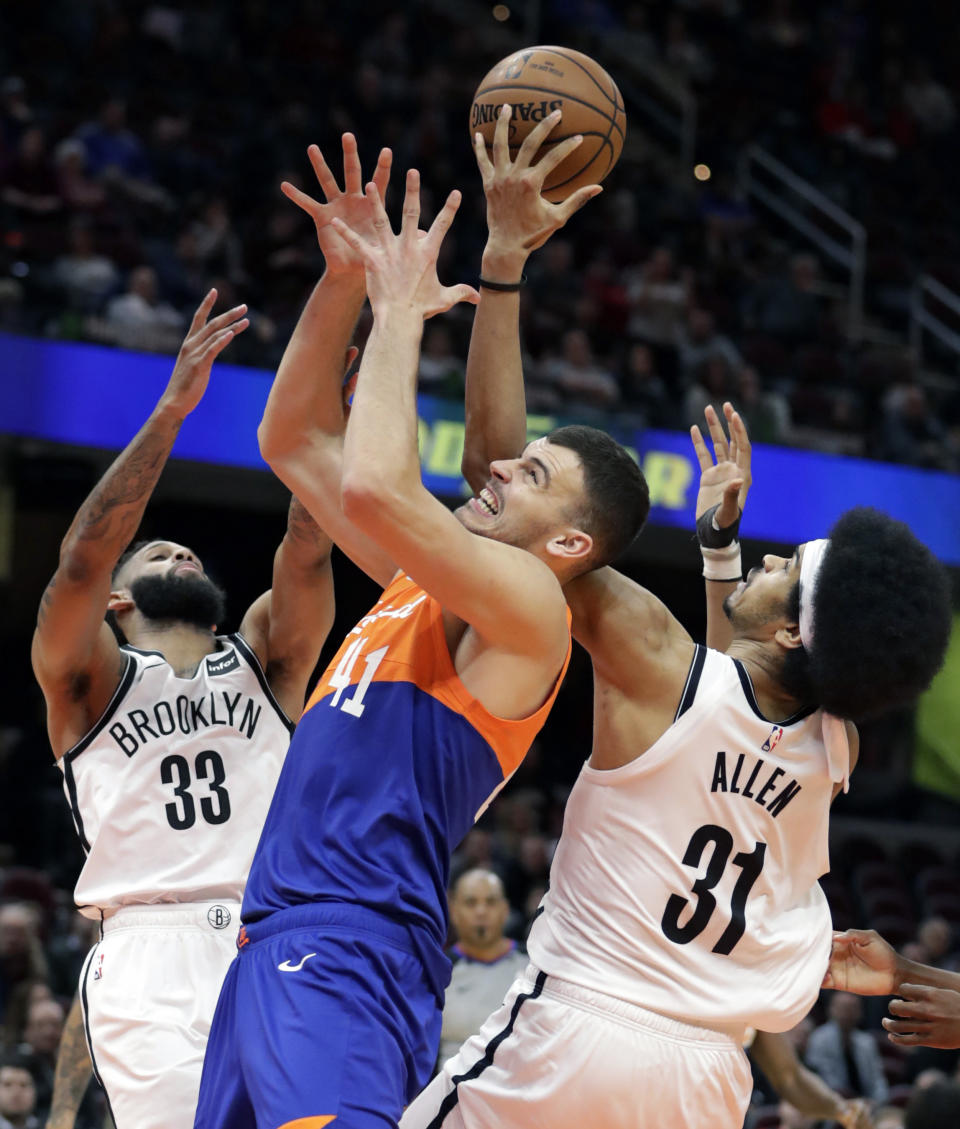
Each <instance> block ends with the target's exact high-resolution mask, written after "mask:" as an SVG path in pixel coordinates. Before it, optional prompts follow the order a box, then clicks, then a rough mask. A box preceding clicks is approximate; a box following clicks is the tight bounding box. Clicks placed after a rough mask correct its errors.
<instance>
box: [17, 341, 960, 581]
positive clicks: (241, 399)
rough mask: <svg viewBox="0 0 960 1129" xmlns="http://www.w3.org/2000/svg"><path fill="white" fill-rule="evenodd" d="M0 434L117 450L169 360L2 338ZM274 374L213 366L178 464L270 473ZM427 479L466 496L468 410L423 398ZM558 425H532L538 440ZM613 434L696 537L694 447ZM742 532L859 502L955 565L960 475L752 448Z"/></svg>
mask: <svg viewBox="0 0 960 1129" xmlns="http://www.w3.org/2000/svg"><path fill="white" fill-rule="evenodd" d="M0 358H2V359H0V432H4V433H7V434H11V435H21V436H32V437H35V438H38V439H46V440H52V441H54V442H60V443H71V444H77V445H82V446H88V447H100V448H107V449H119V448H122V447H123V446H125V444H126V443H127V442H128V441H129V439H130V438H131V437H132V436H133V435H134V434H135V433H136V432H137V431H138V430H139V428H140V426H141V425H142V424H143V421H144V420H145V419H146V417H147V415H148V414H149V413H150V411H151V409H152V408H153V406H154V404H155V403H156V401H157V399H158V397H159V396H160V394H161V392H162V391H163V388H164V386H165V384H166V381H167V378H168V376H169V374H170V370H171V366H172V363H173V360H172V358H171V357H166V356H156V355H153V354H141V353H130V352H125V351H122V350H118V349H113V348H107V347H103V346H96V345H85V344H75V343H64V342H49V341H39V340H33V339H30V338H24V337H15V336H10V335H7V334H0ZM271 380H272V374H271V373H269V372H266V371H263V370H260V369H250V368H241V367H239V366H237V365H229V364H222V363H218V364H217V365H216V366H215V367H214V370H213V373H212V375H211V378H210V387H209V388H208V390H207V394H206V396H205V397H204V399H203V401H202V403H201V404H200V406H199V407H198V408H197V410H196V411H195V412H193V414H192V415H191V416H190V417H189V418H188V419H187V420H186V422H185V423H184V425H183V427H182V429H181V431H180V435H179V437H178V438H177V443H176V446H175V447H174V452H173V453H174V457H175V458H181V459H192V460H196V461H199V462H208V463H219V464H225V465H228V466H243V467H254V468H257V469H262V470H266V467H265V464H264V463H263V460H262V459H261V458H260V453H259V451H258V450H257V437H256V430H257V424H258V423H259V420H260V416H261V414H262V412H263V406H264V404H265V403H266V399H267V394H268V392H269V389H270V382H271ZM419 413H420V455H421V462H422V466H423V478H424V482H425V483H426V485H427V486H428V488H429V489H431V490H432V491H434V492H435V493H437V494H441V495H445V496H448V497H450V496H455V495H457V494H459V493H462V492H463V491H464V489H465V487H464V484H463V482H462V480H461V477H460V456H461V453H462V450H463V413H462V410H459V411H458V406H457V405H455V404H451V403H450V402H449V401H446V400H438V399H434V398H431V397H428V396H421V397H420V400H419ZM558 422H559V421H557V420H555V419H552V418H549V417H531V419H530V420H529V421H528V425H529V431H530V435H531V437H533V436H536V435H542V434H544V433H545V432H547V431H549V430H550V429H551V428H552V427H554V426H556V424H557V423H558ZM610 430H611V432H612V433H614V434H615V435H616V436H617V438H618V439H620V440H621V442H623V443H625V444H626V445H627V446H629V447H631V448H632V449H633V450H634V451H635V452H636V455H637V458H638V460H639V462H640V464H641V466H642V467H643V470H644V473H645V475H646V477H647V481H648V482H649V484H650V495H651V502H652V503H653V508H652V511H651V515H650V520H651V521H652V522H654V523H658V524H662V525H675V526H680V527H682V528H686V529H691V530H692V528H693V510H694V505H695V502H696V495H697V481H698V468H697V463H696V459H695V458H694V456H693V448H692V446H691V444H690V440H689V438H688V437H687V436H686V435H684V434H682V433H677V432H671V431H644V432H636V431H624V430H623V429H622V428H619V427H618V426H617V423H616V420H615V419H613V418H612V419H611V424H610ZM753 478H754V482H753V487H752V489H751V492H750V500H749V502H748V504H747V511H746V514H745V516H744V523H743V535H744V536H745V537H748V538H756V539H758V540H766V541H780V542H784V543H795V542H798V541H806V540H809V539H810V538H812V537H821V536H823V535H824V534H825V533H826V532H827V530H828V529H829V527H830V524H831V523H832V522H833V521H834V520H835V519H836V518H837V517H839V515H840V514H841V513H842V512H843V511H844V510H846V509H849V508H850V507H851V506H854V505H870V506H876V507H877V508H878V509H881V510H885V511H886V512H887V513H889V514H892V515H893V516H894V517H898V518H900V519H901V520H903V521H905V522H907V524H908V525H910V527H911V528H912V529H913V530H914V531H915V532H916V534H917V536H918V537H920V538H921V539H922V540H923V541H924V542H926V544H927V545H929V546H930V548H931V549H932V550H933V551H934V552H935V553H936V554H937V555H938V556H939V557H940V558H941V559H942V560H943V561H945V562H947V563H948V564H951V565H957V566H960V476H957V475H949V474H942V473H939V472H935V471H924V470H918V469H916V468H913V467H902V466H892V465H890V464H887V463H878V462H870V461H868V460H865V459H853V458H847V457H844V456H838V455H825V454H819V453H817V452H815V451H801V450H792V449H788V448H783V447H767V446H757V447H755V448H754V460H753Z"/></svg>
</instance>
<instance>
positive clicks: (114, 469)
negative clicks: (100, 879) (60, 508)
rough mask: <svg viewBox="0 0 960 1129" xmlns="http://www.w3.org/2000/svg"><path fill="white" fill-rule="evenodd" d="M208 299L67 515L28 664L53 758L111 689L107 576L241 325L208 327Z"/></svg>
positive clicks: (115, 657) (228, 317)
mask: <svg viewBox="0 0 960 1129" xmlns="http://www.w3.org/2000/svg"><path fill="white" fill-rule="evenodd" d="M216 298H217V295H216V291H215V290H211V291H210V293H209V294H208V295H207V296H206V298H205V299H204V300H203V302H202V304H201V306H200V308H199V309H198V310H197V312H196V314H195V315H194V318H193V322H192V323H191V325H190V329H189V331H188V333H187V337H186V340H185V341H184V343H183V345H182V347H181V349H180V354H179V356H178V357H177V363H176V365H175V367H174V370H173V374H172V375H171V377H170V380H169V382H168V384H167V387H166V389H165V390H164V393H163V395H162V396H161V397H160V399H159V401H158V402H157V405H156V407H155V408H154V410H153V412H152V413H151V415H150V418H149V419H148V420H147V422H146V423H145V424H144V425H143V427H142V428H141V429H140V430H139V431H138V432H137V434H136V435H135V436H134V438H133V439H132V440H131V441H130V443H129V444H128V446H127V447H126V449H125V450H124V451H123V452H122V453H121V454H120V455H119V456H118V457H117V458H116V459H115V460H114V462H113V464H112V465H111V466H110V468H109V469H108V470H107V472H106V473H105V474H104V476H103V477H102V478H101V479H100V481H99V482H98V483H97V485H96V486H95V487H94V488H93V491H92V492H91V494H90V496H89V497H88V498H87V500H86V501H85V502H84V503H83V505H82V506H81V507H80V509H79V511H78V512H77V515H76V517H75V518H74V519H73V522H72V524H71V526H70V528H69V529H68V530H67V535H66V536H65V537H64V539H63V542H62V544H61V546H60V562H59V565H58V567H57V571H56V572H55V573H54V575H53V579H52V580H51V581H50V583H49V584H48V585H47V588H46V591H45V592H44V594H43V599H42V600H41V604H40V611H39V614H38V616H37V628H36V631H35V632H34V636H33V648H32V652H31V657H32V660H33V670H34V673H35V674H36V676H37V681H38V682H39V683H40V687H41V689H42V690H43V694H44V697H45V698H46V701H47V727H48V730H49V733H50V742H51V745H52V746H53V752H54V755H55V756H57V757H60V756H62V755H63V753H64V752H66V750H67V749H69V748H70V747H71V746H72V745H73V744H75V743H76V742H77V741H78V740H79V739H80V738H81V737H82V736H83V735H84V734H85V733H86V732H87V731H88V730H89V729H90V728H91V726H92V725H93V724H94V723H95V722H96V720H97V718H98V717H99V716H100V714H101V713H102V712H103V710H104V709H105V707H106V705H107V702H108V701H109V700H110V696H111V695H112V693H113V691H114V689H115V688H116V685H117V681H118V679H119V677H120V673H121V663H122V660H121V656H120V652H119V649H118V647H117V644H116V640H115V639H114V637H113V633H112V632H111V631H110V629H109V627H108V626H107V625H106V624H105V623H104V614H105V613H106V610H107V606H108V602H109V599H110V583H111V574H112V572H113V569H114V567H115V566H116V563H117V561H118V560H119V558H120V555H121V554H122V552H123V550H124V549H125V548H126V547H127V545H128V544H129V543H130V541H131V540H132V538H133V536H134V534H135V533H136V531H137V527H138V526H139V525H140V520H141V518H142V517H143V512H144V510H145V509H146V506H147V502H148V501H149V499H150V495H151V494H152V492H153V488H154V486H156V484H157V480H158V479H159V477H160V473H161V471H162V470H163V468H164V465H165V464H166V461H167V458H168V457H169V455H170V451H171V448H172V447H173V443H174V440H175V439H176V437H177V432H178V431H179V430H180V425H181V424H182V423H183V421H184V419H185V418H186V417H187V415H188V414H189V413H190V412H191V411H193V409H194V408H195V407H196V406H197V404H198V403H199V402H200V399H201V397H202V396H203V393H204V391H205V390H206V387H207V381H208V379H209V376H210V368H211V366H212V364H213V361H214V358H215V357H216V356H217V355H218V354H219V353H220V352H221V350H222V349H223V348H224V347H225V346H226V345H227V344H228V343H229V342H230V341H231V340H232V338H233V337H235V336H236V335H237V334H238V333H241V332H243V330H244V329H246V327H247V324H248V323H247V321H246V319H245V318H242V314H243V313H244V311H245V309H246V307H244V306H238V307H236V308H235V309H233V310H230V311H228V312H227V313H225V314H221V315H220V316H219V317H216V318H214V319H213V321H211V322H209V323H208V322H207V318H208V317H209V315H210V311H211V309H212V308H213V304H214V302H215V301H216ZM238 319H240V320H238Z"/></svg>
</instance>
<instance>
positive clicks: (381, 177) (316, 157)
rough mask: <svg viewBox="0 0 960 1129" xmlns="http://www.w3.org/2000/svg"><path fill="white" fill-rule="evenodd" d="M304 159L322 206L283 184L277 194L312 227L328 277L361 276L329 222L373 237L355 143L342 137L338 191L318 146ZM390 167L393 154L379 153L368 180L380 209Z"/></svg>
mask: <svg viewBox="0 0 960 1129" xmlns="http://www.w3.org/2000/svg"><path fill="white" fill-rule="evenodd" d="M307 156H308V157H309V158H310V164H311V165H313V171H314V172H315V173H316V175H317V181H318V183H319V185H320V190H321V191H322V192H323V197H324V199H325V200H326V203H325V204H321V203H320V201H319V200H315V199H314V198H313V197H312V196H308V195H307V193H306V192H302V191H301V190H300V189H299V188H297V187H295V186H294V185H292V184H291V183H290V182H289V181H287V180H285V181H284V182H283V183H282V184H281V185H280V191H281V192H282V193H283V194H284V196H286V197H287V198H288V199H289V200H292V201H293V202H294V204H296V205H297V207H298V208H302V209H303V210H304V211H305V212H306V213H307V215H308V216H310V218H311V219H312V220H313V222H314V224H315V225H316V228H317V241H318V242H319V244H320V250H321V251H322V252H323V257H324V259H325V261H326V264H327V270H328V271H329V272H330V273H331V274H351V273H356V274H362V273H363V260H362V258H361V257H360V256H359V255H358V254H357V253H356V251H355V250H354V249H353V248H352V247H351V246H350V244H349V243H348V242H347V240H345V239H344V238H343V237H342V236H341V235H340V234H339V233H338V232H337V231H336V229H335V228H334V226H333V220H334V219H340V220H343V221H344V223H346V224H347V226H348V227H350V228H352V229H353V230H354V231H356V232H358V233H359V234H360V235H362V236H364V238H367V239H373V237H374V228H373V220H374V214H375V213H374V210H373V208H372V207H371V201H370V199H369V198H368V197H367V195H366V194H365V193H364V191H363V178H362V175H361V171H360V157H359V155H358V153H357V139H356V138H355V137H354V136H353V134H352V133H345V134H344V135H343V189H342V190H341V188H340V185H339V184H337V179H336V177H335V176H334V175H333V173H332V172H331V171H330V168H329V166H328V165H327V162H326V160H325V159H324V156H323V153H321V152H320V149H319V147H318V146H316V145H311V146H310V147H309V148H308V149H307ZM392 165H393V154H392V153H391V152H390V150H389V149H381V150H380V156H379V158H378V160H377V167H376V169H375V170H374V173H373V180H372V183H373V185H374V186H375V188H376V191H377V196H378V197H379V200H380V204H381V206H382V205H383V201H384V199H385V198H386V194H387V185H388V184H389V183H390V169H391V167H392Z"/></svg>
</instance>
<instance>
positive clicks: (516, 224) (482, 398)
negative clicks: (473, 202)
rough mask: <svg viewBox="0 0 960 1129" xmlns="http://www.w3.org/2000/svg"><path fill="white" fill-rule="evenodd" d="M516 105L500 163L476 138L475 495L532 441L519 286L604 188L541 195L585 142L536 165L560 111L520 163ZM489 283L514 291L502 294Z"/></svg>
mask: <svg viewBox="0 0 960 1129" xmlns="http://www.w3.org/2000/svg"><path fill="white" fill-rule="evenodd" d="M510 114H511V108H510V106H509V104H505V105H504V106H503V107H502V109H501V111H500V116H499V118H498V119H497V128H496V131H495V133H494V141H493V160H492V161H491V160H490V158H489V157H488V156H487V151H486V148H485V146H484V143H483V138H482V137H481V135H480V134H479V133H478V134H476V135H475V137H474V150H475V152H476V157H477V164H478V165H479V167H480V175H481V177H482V179H483V191H484V194H485V196H486V200H487V231H488V235H487V243H486V246H485V247H484V250H483V260H482V265H481V268H480V277H481V283H480V301H479V304H478V306H477V311H476V314H475V315H474V322H473V333H472V334H471V336H470V352H469V355H468V357H467V396H466V408H465V412H466V415H465V418H466V439H465V441H464V450H463V463H462V470H463V475H464V478H466V480H467V482H468V483H469V484H470V487H471V489H473V490H474V491H478V490H480V488H481V487H482V486H483V484H484V483H485V482H486V481H487V478H488V475H489V467H490V463H491V462H492V461H493V460H494V459H504V458H515V457H516V456H517V455H518V454H519V453H520V451H522V450H523V448H524V445H525V444H526V435H527V413H526V406H525V403H524V396H523V366H522V363H521V359H520V286H519V281H520V279H521V278H522V276H523V269H524V266H525V265H526V262H527V258H528V256H529V255H530V253H531V252H532V251H535V250H536V249H537V248H538V247H542V246H543V244H544V243H546V241H547V240H548V239H549V238H550V236H551V235H552V234H553V233H554V232H555V231H557V230H559V229H560V228H561V227H563V225H564V224H565V223H566V222H567V220H568V219H569V218H570V217H571V216H572V215H573V213H574V212H576V211H578V210H579V209H580V208H582V207H583V205H584V204H585V203H586V202H587V201H588V200H590V199H592V198H593V197H594V196H596V195H598V194H599V193H600V192H602V191H603V189H602V188H601V187H600V185H599V184H593V185H588V186H587V187H585V188H581V189H579V190H578V191H576V192H574V193H573V194H572V195H571V196H570V197H569V198H568V199H566V200H564V201H563V203H562V204H551V203H550V202H549V201H548V200H545V199H544V198H543V196H542V195H541V189H542V188H543V184H544V181H545V180H546V178H547V177H548V176H549V174H550V173H551V172H552V171H553V169H555V168H556V167H557V165H558V164H560V162H561V161H562V160H564V158H565V157H567V156H568V155H569V154H570V153H572V152H573V150H574V149H575V148H576V147H577V146H578V145H579V144H580V143H581V141H582V138H579V137H571V138H568V139H567V140H566V141H563V142H561V143H560V144H559V145H557V146H556V147H555V148H553V149H552V150H549V151H548V152H547V153H545V154H544V156H543V158H542V159H541V160H540V161H539V162H538V163H537V164H536V165H531V163H530V162H531V161H532V160H533V158H534V157H535V156H536V154H537V151H538V150H539V148H540V146H541V145H542V144H543V142H544V141H545V140H546V139H547V137H548V135H549V134H550V133H551V131H552V130H553V129H555V128H556V126H557V125H558V124H559V123H560V117H561V115H560V111H559V110H557V111H555V112H554V113H552V114H550V115H549V116H548V117H547V118H545V119H544V120H543V121H542V122H540V124H539V125H537V126H536V128H535V129H532V130H531V131H530V133H529V134H528V135H527V138H526V140H525V141H524V143H523V145H522V146H521V148H520V151H519V153H518V154H517V158H516V160H515V161H511V160H510V149H509V144H508V138H509V127H510ZM484 281H486V282H489V283H493V284H495V285H500V286H514V285H515V289H508V290H498V289H495V288H494V286H484Z"/></svg>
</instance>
